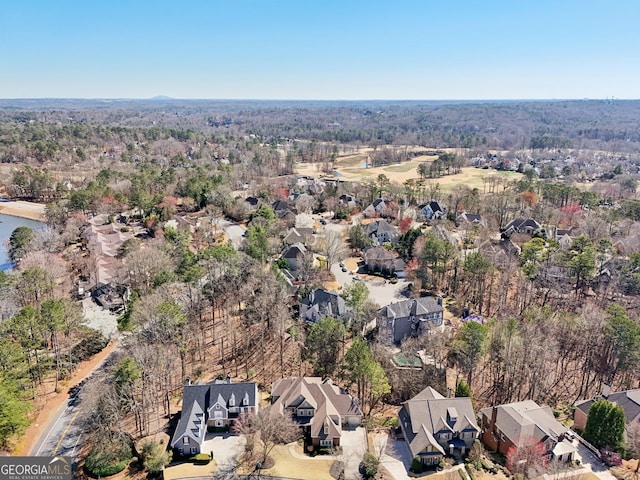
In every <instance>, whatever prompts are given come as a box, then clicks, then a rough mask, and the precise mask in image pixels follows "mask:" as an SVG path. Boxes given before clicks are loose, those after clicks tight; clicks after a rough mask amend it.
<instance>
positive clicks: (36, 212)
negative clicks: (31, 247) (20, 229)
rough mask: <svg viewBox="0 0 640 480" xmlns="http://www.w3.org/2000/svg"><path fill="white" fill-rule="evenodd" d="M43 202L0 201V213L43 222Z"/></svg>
mask: <svg viewBox="0 0 640 480" xmlns="http://www.w3.org/2000/svg"><path fill="white" fill-rule="evenodd" d="M44 208H45V205H44V204H43V203H32V202H21V201H18V202H2V203H0V213H4V214H5V215H13V216H14V217H20V218H28V219H29V220H38V221H40V222H44V220H45V218H44Z"/></svg>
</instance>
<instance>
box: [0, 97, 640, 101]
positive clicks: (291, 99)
mask: <svg viewBox="0 0 640 480" xmlns="http://www.w3.org/2000/svg"><path fill="white" fill-rule="evenodd" d="M16 100H85V101H91V100H94V101H96V100H97V101H150V100H153V101H172V100H176V101H242V102H565V101H594V100H595V101H605V100H608V101H612V100H615V101H620V100H622V101H636V100H640V98H621V97H613V96H612V97H582V98H577V97H566V98H440V99H439V98H250V97H228V98H205V97H203V98H180V97H170V96H164V95H158V96H154V97H9V98H0V101H16Z"/></svg>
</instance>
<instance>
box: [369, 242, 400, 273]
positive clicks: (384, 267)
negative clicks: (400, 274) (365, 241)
mask: <svg viewBox="0 0 640 480" xmlns="http://www.w3.org/2000/svg"><path fill="white" fill-rule="evenodd" d="M363 257H364V264H365V266H366V267H367V269H368V270H369V271H370V272H381V273H386V274H388V275H391V274H393V273H394V272H395V271H396V260H397V258H398V254H397V253H395V252H393V251H391V250H388V249H386V248H385V247H369V248H367V249H366V250H365V251H364V254H363Z"/></svg>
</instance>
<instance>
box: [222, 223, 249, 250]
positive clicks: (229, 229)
mask: <svg viewBox="0 0 640 480" xmlns="http://www.w3.org/2000/svg"><path fill="white" fill-rule="evenodd" d="M217 226H218V227H220V228H223V229H224V231H225V233H226V234H227V236H228V237H229V240H231V244H232V245H233V247H234V248H235V249H236V250H240V248H241V247H242V244H243V243H244V234H245V232H246V230H245V229H244V226H242V225H239V224H237V223H235V222H232V221H230V220H226V219H220V220H218V221H217Z"/></svg>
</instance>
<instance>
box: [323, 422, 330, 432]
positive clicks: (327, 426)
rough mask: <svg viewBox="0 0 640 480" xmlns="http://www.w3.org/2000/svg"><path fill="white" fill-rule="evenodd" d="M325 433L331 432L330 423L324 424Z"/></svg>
mask: <svg viewBox="0 0 640 480" xmlns="http://www.w3.org/2000/svg"><path fill="white" fill-rule="evenodd" d="M324 433H325V435H326V434H327V433H329V425H328V424H327V423H325V424H324Z"/></svg>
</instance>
